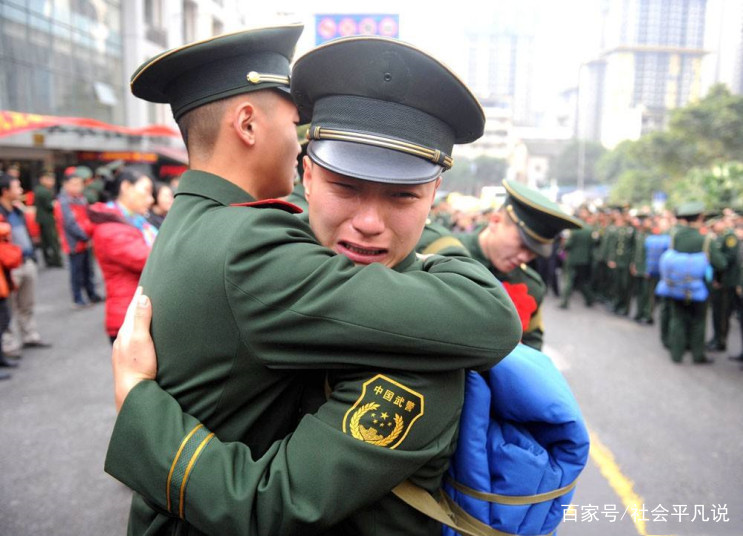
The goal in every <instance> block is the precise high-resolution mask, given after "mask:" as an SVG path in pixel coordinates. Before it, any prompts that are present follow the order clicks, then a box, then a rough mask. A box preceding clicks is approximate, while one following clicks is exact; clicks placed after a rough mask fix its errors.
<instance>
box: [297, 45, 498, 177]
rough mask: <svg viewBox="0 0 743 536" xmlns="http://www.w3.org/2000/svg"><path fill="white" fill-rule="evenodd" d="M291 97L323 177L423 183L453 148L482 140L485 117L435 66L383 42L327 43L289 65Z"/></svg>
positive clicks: (448, 161)
mask: <svg viewBox="0 0 743 536" xmlns="http://www.w3.org/2000/svg"><path fill="white" fill-rule="evenodd" d="M291 90H292V96H293V97H294V101H295V102H296V104H297V107H298V109H299V113H300V116H301V117H302V119H303V120H309V119H310V118H311V121H312V122H311V125H310V130H309V134H308V137H309V139H310V144H309V146H308V150H307V151H308V155H309V156H310V158H311V159H312V160H313V161H315V162H317V163H318V164H319V165H321V166H322V167H324V168H327V169H330V170H331V171H334V172H337V173H340V174H343V175H347V176H351V177H355V178H359V179H364V180H370V181H375V182H386V183H397V184H421V183H425V182H430V181H432V180H433V179H435V178H436V177H438V176H439V175H440V174H441V172H442V171H444V170H446V169H449V168H450V167H451V166H452V164H453V160H452V157H451V155H452V148H453V145H454V144H455V143H469V142H471V141H474V140H476V139H477V138H479V137H480V136H482V133H483V130H484V127H485V114H484V112H483V110H482V107H481V106H480V103H479V102H478V101H477V99H476V98H475V96H474V95H473V94H472V92H471V91H470V90H469V89H468V88H467V86H466V85H465V84H464V83H462V81H461V80H459V78H457V76H456V75H454V74H453V73H452V72H451V71H450V70H449V69H448V68H447V67H446V66H444V65H443V64H442V63H440V62H439V61H438V60H436V59H434V58H433V57H431V56H429V55H428V54H426V53H425V52H422V51H421V50H419V49H417V48H415V47H414V46H412V45H409V44H407V43H403V42H401V41H397V40H394V39H387V38H383V37H349V38H343V39H338V40H335V41H331V42H329V43H327V44H325V45H322V46H320V47H317V48H316V49H314V50H312V51H310V52H308V53H307V54H305V55H304V56H302V57H300V58H299V59H297V61H296V62H295V64H294V68H293V70H292V84H291Z"/></svg>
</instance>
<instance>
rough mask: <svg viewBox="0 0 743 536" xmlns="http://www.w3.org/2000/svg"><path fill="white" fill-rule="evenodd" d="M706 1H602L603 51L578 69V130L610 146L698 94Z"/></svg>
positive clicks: (649, 127) (658, 123) (655, 124)
mask: <svg viewBox="0 0 743 536" xmlns="http://www.w3.org/2000/svg"><path fill="white" fill-rule="evenodd" d="M706 4H707V0H608V1H606V3H605V7H604V21H603V25H604V32H603V36H604V42H603V43H602V50H603V51H602V52H601V54H600V55H599V57H598V58H596V59H595V60H594V61H591V62H587V63H586V64H584V65H585V67H584V68H585V69H586V71H587V72H586V73H585V74H584V75H583V76H581V91H580V95H581V103H580V105H579V106H580V111H581V112H582V114H581V115H582V117H581V118H580V119H579V122H578V135H579V137H581V133H583V134H585V135H586V137H587V138H589V139H594V140H595V141H600V142H601V143H603V144H604V145H605V146H607V147H613V146H615V145H616V144H617V143H619V142H620V141H622V140H625V139H637V138H638V137H639V136H641V135H642V134H644V133H646V132H651V131H654V130H659V129H662V128H664V127H665V126H666V125H667V122H668V119H669V116H670V111H671V110H673V109H675V108H679V107H683V106H685V105H686V104H687V103H688V102H690V101H691V100H694V99H697V98H700V97H701V96H702V59H703V57H704V56H705V54H706V50H705V49H704V34H705V15H706Z"/></svg>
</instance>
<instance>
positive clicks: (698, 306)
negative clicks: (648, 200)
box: [667, 202, 725, 364]
mask: <svg viewBox="0 0 743 536" xmlns="http://www.w3.org/2000/svg"><path fill="white" fill-rule="evenodd" d="M676 217H677V220H678V223H677V225H676V228H675V229H674V232H673V233H672V235H671V237H672V238H671V249H673V250H675V251H678V252H680V253H699V252H705V253H706V256H707V259H708V261H709V264H710V265H711V266H712V268H713V269H716V270H720V269H723V268H725V258H724V257H723V256H722V253H721V252H720V249H719V247H718V246H717V243H716V242H715V241H714V240H713V239H711V237H709V236H707V237H705V236H703V235H702V234H701V233H700V232H699V230H700V228H701V227H702V224H703V218H704V204H703V203H701V202H689V203H684V204H683V205H681V206H679V208H678V210H677V213H676ZM667 302H668V304H669V307H670V311H671V318H670V323H669V333H668V344H669V346H670V350H671V360H672V361H673V362H674V363H681V359H682V357H683V355H684V352H685V351H686V349H687V348H689V349H690V350H691V354H692V360H693V362H694V363H696V364H708V363H712V362H713V361H714V360H713V359H710V358H709V357H707V356H706V355H705V354H704V331H705V328H706V324H707V315H706V313H707V300H703V301H694V300H691V299H689V298H686V299H674V298H668V299H667Z"/></svg>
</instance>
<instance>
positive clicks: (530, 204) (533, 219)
mask: <svg viewBox="0 0 743 536" xmlns="http://www.w3.org/2000/svg"><path fill="white" fill-rule="evenodd" d="M503 186H504V187H505V189H506V192H507V194H508V195H507V196H506V200H505V201H504V202H503V206H504V208H505V210H506V212H507V213H508V216H509V217H510V218H511V219H512V220H513V222H514V223H515V224H516V225H517V226H518V228H519V232H520V233H521V238H522V239H523V240H524V243H525V244H526V245H527V247H528V248H529V249H531V250H532V251H533V252H534V253H536V254H537V255H541V256H542V257H548V256H549V255H550V254H551V253H552V245H553V243H554V241H555V238H556V237H557V235H558V234H560V232H561V231H562V230H563V229H579V228H581V227H583V222H581V221H580V220H579V219H578V218H574V217H573V216H571V215H570V214H568V213H567V212H564V211H563V210H562V209H561V208H560V207H559V206H558V205H557V204H556V203H553V202H552V201H550V200H549V199H547V198H546V197H545V196H543V195H542V194H540V193H539V192H537V191H535V190H532V189H531V188H529V187H527V186H526V185H524V184H521V183H520V182H515V181H509V180H504V181H503Z"/></svg>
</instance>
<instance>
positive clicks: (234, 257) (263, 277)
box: [225, 210, 521, 371]
mask: <svg viewBox="0 0 743 536" xmlns="http://www.w3.org/2000/svg"><path fill="white" fill-rule="evenodd" d="M263 212H265V213H266V215H265V216H262V218H263V220H264V221H252V222H250V225H249V226H247V227H245V228H242V229H240V230H239V231H238V232H239V233H249V234H250V235H251V240H250V242H251V244H252V246H251V249H249V250H247V251H246V250H245V248H244V247H241V246H240V245H239V244H236V245H235V246H234V248H233V249H232V251H231V252H230V253H229V256H228V258H227V260H226V264H227V272H226V281H225V285H226V287H227V295H228V299H229V300H230V305H231V308H232V311H233V314H234V315H235V324H236V325H237V326H239V329H240V331H241V335H242V338H243V340H244V341H250V344H251V346H253V347H254V349H255V354H256V355H257V356H259V358H260V359H261V360H263V362H264V364H265V365H266V366H268V367H274V368H297V367H299V368H310V367H324V368H328V367H330V368H332V367H337V366H345V365H352V366H373V367H382V368H393V369H398V370H400V369H402V370H424V371H435V370H453V369H459V368H489V367H491V366H493V365H494V364H495V363H497V362H498V361H499V360H500V359H501V358H502V357H504V356H506V355H507V354H508V353H509V352H510V351H511V350H512V349H513V348H514V347H515V345H516V344H517V343H518V340H519V338H520V335H521V328H520V324H519V320H518V316H517V314H516V311H515V309H514V307H513V304H512V303H511V300H510V299H509V298H508V296H507V294H506V292H505V291H504V289H503V287H502V285H501V284H500V283H499V282H498V281H497V280H496V279H495V277H493V275H492V274H490V272H489V271H488V270H487V269H486V268H485V267H483V266H482V265H480V264H479V263H478V262H477V261H475V260H472V259H467V258H445V257H440V256H432V257H430V258H428V259H427V260H426V261H425V262H423V264H422V267H421V268H422V269H421V270H415V271H408V272H404V273H401V272H398V271H395V270H391V269H389V268H386V267H384V266H382V265H380V264H372V265H369V266H365V267H355V266H353V264H352V263H351V262H350V261H349V260H348V259H346V258H345V257H343V256H341V255H336V254H334V253H333V252H332V251H330V250H328V249H325V248H318V247H317V243H316V242H315V241H314V238H313V237H312V236H311V234H310V233H309V232H308V231H303V229H302V228H301V227H300V226H303V224H301V222H296V221H295V220H296V219H295V218H293V217H292V218H290V221H286V220H281V222H278V221H273V222H272V221H271V217H273V216H274V215H272V214H271V213H272V212H276V211H268V210H265V211H263ZM292 221H294V222H295V223H294V224H293V225H294V228H292V227H291V225H292V223H291V222H292ZM280 227H288V228H287V229H285V230H282V231H281V232H280V233H279V232H277V228H280ZM304 227H306V226H304ZM236 242H238V240H237V239H236V240H235V241H233V243H236ZM421 355H425V356H426V359H425V360H421V359H420V356H421ZM442 358H443V359H442Z"/></svg>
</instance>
